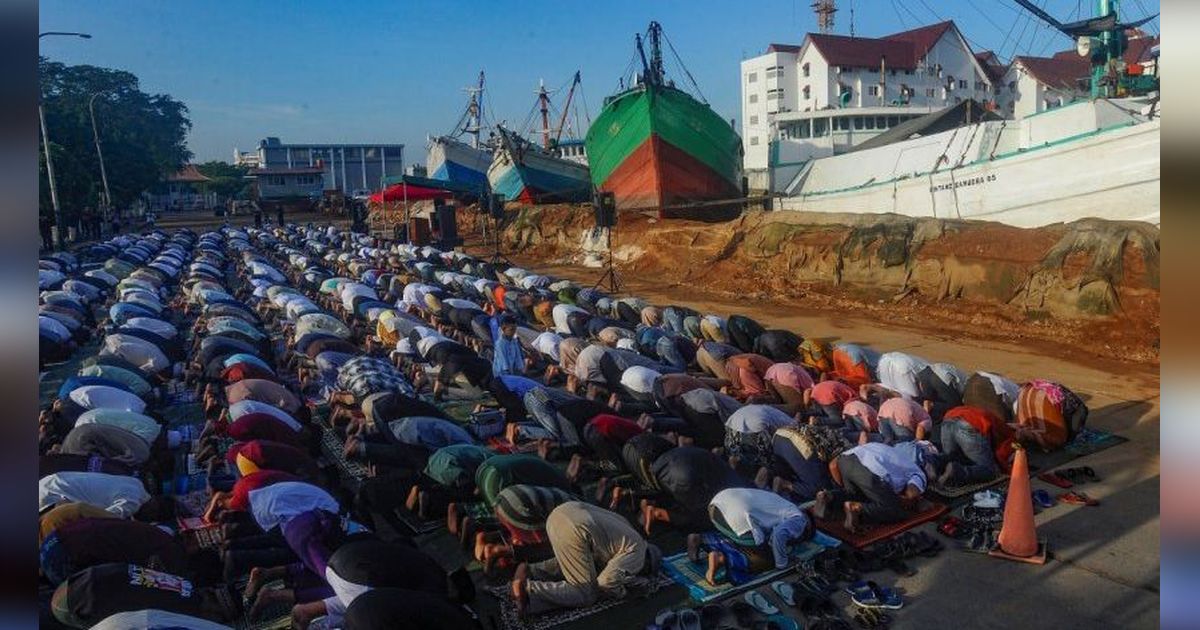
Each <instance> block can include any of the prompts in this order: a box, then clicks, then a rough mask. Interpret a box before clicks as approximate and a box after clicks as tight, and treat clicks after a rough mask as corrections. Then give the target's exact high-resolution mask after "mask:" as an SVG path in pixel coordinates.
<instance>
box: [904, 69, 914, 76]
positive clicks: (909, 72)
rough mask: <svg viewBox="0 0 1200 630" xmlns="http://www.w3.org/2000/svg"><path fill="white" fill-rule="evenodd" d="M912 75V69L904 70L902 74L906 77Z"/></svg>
mask: <svg viewBox="0 0 1200 630" xmlns="http://www.w3.org/2000/svg"><path fill="white" fill-rule="evenodd" d="M912 73H913V71H912V69H905V70H904V74H907V75H908V76H912Z"/></svg>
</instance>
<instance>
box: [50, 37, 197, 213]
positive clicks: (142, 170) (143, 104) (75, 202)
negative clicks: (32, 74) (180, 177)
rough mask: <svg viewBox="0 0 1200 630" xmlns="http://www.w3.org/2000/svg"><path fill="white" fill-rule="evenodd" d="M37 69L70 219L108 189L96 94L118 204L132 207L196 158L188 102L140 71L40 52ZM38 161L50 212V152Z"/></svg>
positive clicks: (56, 171)
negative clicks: (145, 87)
mask: <svg viewBox="0 0 1200 630" xmlns="http://www.w3.org/2000/svg"><path fill="white" fill-rule="evenodd" d="M38 71H39V82H40V88H41V99H42V104H43V106H44V108H45V112H46V129H47V135H48V136H49V137H50V154H51V158H52V159H53V160H54V175H55V181H56V184H57V189H58V198H59V204H60V205H61V206H62V209H63V213H64V215H66V217H67V218H68V219H70V218H71V217H72V216H74V215H76V214H77V213H78V212H79V211H81V210H82V209H83V208H84V207H85V206H91V207H93V208H94V207H97V205H98V202H99V200H100V198H101V195H102V194H103V190H104V187H103V184H102V182H101V177H100V160H99V158H98V157H97V154H96V146H95V143H94V141H93V136H92V122H91V116H90V114H89V111H88V102H89V100H90V99H91V98H92V96H93V95H95V94H99V96H96V100H95V114H96V129H97V132H98V133H99V136H100V145H101V149H102V150H103V152H104V166H105V169H106V170H107V172H108V182H109V190H110V191H111V193H112V202H113V205H114V206H116V207H118V208H123V207H127V206H129V205H130V204H131V203H133V201H135V200H136V199H137V198H138V196H139V195H141V193H142V192H143V191H145V190H147V189H149V188H150V187H151V186H153V185H154V184H155V183H156V182H158V181H160V180H161V179H162V178H164V177H165V176H166V175H168V174H171V173H174V172H176V171H178V170H179V168H180V167H181V166H182V165H183V164H185V163H187V161H188V160H189V159H191V157H192V153H191V151H189V150H188V148H187V143H186V139H187V133H188V131H189V130H190V129H191V126H192V123H191V121H190V120H189V119H188V109H187V106H186V105H184V104H183V103H181V102H179V101H177V100H175V99H173V98H171V97H170V96H168V95H166V94H147V93H145V92H143V91H142V90H141V89H140V88H139V86H138V79H137V77H136V76H134V75H133V74H131V73H129V72H125V71H123V70H112V69H109V68H98V67H96V66H89V65H80V66H68V65H65V64H62V63H58V62H54V61H50V60H48V59H46V58H45V57H41V58H39V59H38ZM39 166H40V171H41V173H40V178H41V186H40V189H41V192H42V194H41V199H40V206H41V209H42V211H43V212H46V213H50V212H52V211H53V209H52V205H51V203H50V194H49V186H48V183H47V177H46V168H45V159H44V157H43V158H42V159H40V160H39Z"/></svg>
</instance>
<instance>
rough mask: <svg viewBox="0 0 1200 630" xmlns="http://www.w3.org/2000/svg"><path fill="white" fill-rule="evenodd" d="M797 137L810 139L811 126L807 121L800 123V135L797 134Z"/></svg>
mask: <svg viewBox="0 0 1200 630" xmlns="http://www.w3.org/2000/svg"><path fill="white" fill-rule="evenodd" d="M798 137H800V138H811V137H812V124H811V123H810V122H809V121H807V120H802V121H800V133H799V135H798Z"/></svg>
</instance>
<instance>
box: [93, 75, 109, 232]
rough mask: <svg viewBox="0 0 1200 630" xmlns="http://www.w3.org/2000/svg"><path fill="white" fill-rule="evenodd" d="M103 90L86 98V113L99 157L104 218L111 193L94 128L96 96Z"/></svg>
mask: <svg viewBox="0 0 1200 630" xmlns="http://www.w3.org/2000/svg"><path fill="white" fill-rule="evenodd" d="M101 94H104V92H96V93H95V94H93V95H92V98H91V99H89V100H88V113H90V114H91V116H92V140H93V141H94V142H95V143H96V157H98V158H100V180H101V181H102V182H104V210H105V212H104V214H105V218H109V217H108V216H107V215H108V213H109V212H111V211H112V194H111V193H110V192H109V190H108V172H107V171H105V170H104V152H103V151H101V150H100V132H99V131H97V130H96V97H97V96H100V95H101Z"/></svg>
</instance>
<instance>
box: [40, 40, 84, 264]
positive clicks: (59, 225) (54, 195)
mask: <svg viewBox="0 0 1200 630" xmlns="http://www.w3.org/2000/svg"><path fill="white" fill-rule="evenodd" d="M50 35H63V36H68V37H78V38H80V39H91V38H92V36H91V35H88V34H87V33H72V32H66V31H47V32H45V33H38V41H39V42H40V41H41V39H42V38H43V37H47V36H50ZM38 121H39V122H40V123H41V125H42V151H43V152H45V154H46V179H48V180H49V183H50V203H51V204H52V205H53V206H54V232H55V234H54V245H55V247H56V248H57V249H58V250H60V251H61V250H62V249H64V243H63V230H65V229H66V226H65V225H63V215H62V207H61V206H59V205H58V186H56V185H55V182H54V160H52V159H50V136H49V135H47V134H46V108H45V106H44V105H43V103H42V98H41V88H40V87H39V88H38Z"/></svg>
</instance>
